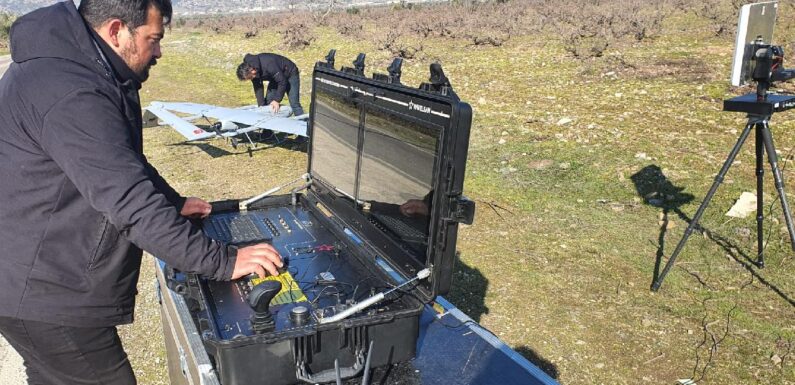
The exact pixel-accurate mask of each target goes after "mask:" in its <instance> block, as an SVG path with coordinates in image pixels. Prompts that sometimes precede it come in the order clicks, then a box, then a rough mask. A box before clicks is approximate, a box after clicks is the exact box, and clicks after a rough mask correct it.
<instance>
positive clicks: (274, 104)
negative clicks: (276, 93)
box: [271, 100, 279, 115]
mask: <svg viewBox="0 0 795 385" xmlns="http://www.w3.org/2000/svg"><path fill="white" fill-rule="evenodd" d="M278 112H279V102H277V101H275V100H274V101H272V102H271V114H274V115H275V114H276V113H278Z"/></svg>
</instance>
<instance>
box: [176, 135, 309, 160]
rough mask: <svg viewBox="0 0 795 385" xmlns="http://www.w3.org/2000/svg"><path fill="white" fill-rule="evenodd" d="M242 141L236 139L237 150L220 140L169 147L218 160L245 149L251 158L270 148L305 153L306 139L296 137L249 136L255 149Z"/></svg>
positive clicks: (245, 141)
mask: <svg viewBox="0 0 795 385" xmlns="http://www.w3.org/2000/svg"><path fill="white" fill-rule="evenodd" d="M242 138H243V139H237V141H238V142H237V148H234V146H233V145H232V142H231V141H230V140H222V139H214V140H213V139H210V140H211V141H212V144H211V143H209V142H180V143H174V144H170V146H193V147H196V148H198V149H199V150H201V151H204V152H205V153H207V155H210V157H212V158H220V157H224V156H228V155H237V154H240V153H241V152H240V151H241V150H243V149H245V150H246V151H247V152H248V155H249V156H252V155H253V154H254V152H257V151H263V150H268V149H271V148H276V147H279V148H283V149H285V150H290V151H300V152H306V151H307V145H308V140H307V138H303V137H297V138H290V137H288V136H285V135H279V134H273V135H269V136H267V137H266V136H264V135H251V139H252V140H253V141H254V143H255V144H256V147H251V146H250V144H249V143H248V142H247V139H245V137H242ZM215 143H218V144H219V145H222V146H226V147H228V148H230V149H233V150H234V151H235V152H231V151H228V150H225V149H223V148H221V147H218V146H216V145H214V144H215Z"/></svg>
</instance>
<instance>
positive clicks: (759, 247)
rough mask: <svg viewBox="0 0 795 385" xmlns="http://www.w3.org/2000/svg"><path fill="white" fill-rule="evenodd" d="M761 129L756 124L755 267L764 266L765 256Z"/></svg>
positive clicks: (763, 174) (763, 150)
mask: <svg viewBox="0 0 795 385" xmlns="http://www.w3.org/2000/svg"><path fill="white" fill-rule="evenodd" d="M763 129H764V128H763V127H762V126H761V123H758V124H757V126H756V266H758V267H763V266H765V256H764V254H763V253H764V252H763V250H764V242H763V237H764V226H763V222H764V219H765V203H764V200H765V199H764V195H762V194H763V193H764V180H765V179H764V176H765V168H764V167H763V166H764V162H765V161H764V156H765V144H764V139H763V137H764V135H763V133H762V131H763Z"/></svg>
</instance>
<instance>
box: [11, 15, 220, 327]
mask: <svg viewBox="0 0 795 385" xmlns="http://www.w3.org/2000/svg"><path fill="white" fill-rule="evenodd" d="M92 36H93V35H92V32H91V30H90V29H89V28H88V26H87V25H86V24H85V23H84V21H83V19H82V17H81V16H80V14H79V13H78V12H77V9H76V8H75V6H74V4H73V3H72V2H71V1H68V2H61V3H57V4H55V5H52V6H49V7H46V8H41V9H38V10H36V11H33V12H31V13H29V14H27V15H25V16H22V17H20V18H19V19H18V20H17V22H16V23H15V24H14V25H13V27H12V29H11V54H12V59H13V60H14V62H13V63H12V64H11V65H10V67H9V68H8V70H7V72H6V73H5V75H4V76H3V78H2V79H0V315H1V316H9V317H18V318H23V319H31V320H38V321H45V322H51V323H58V324H63V325H70V326H111V325H118V324H122V323H129V322H132V319H133V308H134V304H135V294H136V283H137V281H138V274H139V270H140V264H141V255H142V252H141V248H142V249H145V250H147V251H149V252H151V253H152V254H154V255H156V256H158V257H159V258H161V259H163V260H165V261H166V262H167V263H169V264H170V265H172V266H174V267H176V268H178V269H181V270H185V271H192V272H197V273H200V274H203V275H206V276H209V277H211V278H213V279H219V280H220V279H229V277H230V276H231V275H232V270H233V268H234V259H235V258H234V256H230V255H229V252H228V251H227V250H226V248H225V247H224V246H223V245H221V244H219V243H217V242H215V241H212V240H210V239H208V238H206V237H205V236H204V235H203V234H202V232H201V230H200V229H199V228H197V227H195V226H193V225H192V224H191V223H190V222H189V221H188V220H187V219H185V218H184V217H182V216H180V215H179V210H180V208H181V206H182V205H183V203H184V198H182V197H180V195H179V194H177V192H176V191H174V190H173V189H172V188H171V187H170V186H169V185H168V183H166V181H165V180H163V178H162V177H160V175H159V174H158V173H157V171H156V170H155V169H154V168H153V167H152V166H151V165H150V164H149V163H148V162H147V160H146V158H145V157H144V155H143V147H142V129H141V107H140V102H139V99H138V89H139V88H140V83H139V82H138V81H137V79H136V77H135V76H134V74H132V76H130V74H131V73H132V71H131V70H130V69H129V68H128V67H127V66H126V64H124V62H123V61H122V60H121V59H120V58H119V57H118V56H113V55H115V54H114V53H113V52H112V50H111V51H110V53H111V55H108V54H107V53H106V54H105V56H106V57H107V56H110V58H109V60H107V61H106V60H104V59H103V57H102V55H101V54H100V50H98V47H99V46H100V45H99V44H98V43H95V40H94V39H93V37H92ZM100 43H104V42H101V39H100ZM119 63H121V65H119Z"/></svg>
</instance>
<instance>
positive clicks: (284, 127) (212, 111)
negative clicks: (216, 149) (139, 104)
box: [147, 102, 306, 136]
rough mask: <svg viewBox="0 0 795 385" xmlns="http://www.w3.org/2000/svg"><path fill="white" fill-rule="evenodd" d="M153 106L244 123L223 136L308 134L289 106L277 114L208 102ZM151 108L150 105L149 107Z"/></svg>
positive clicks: (255, 108)
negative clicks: (268, 133) (277, 133)
mask: <svg viewBox="0 0 795 385" xmlns="http://www.w3.org/2000/svg"><path fill="white" fill-rule="evenodd" d="M152 106H159V107H160V108H162V109H167V110H171V111H177V112H182V113H186V114H192V115H195V116H193V117H192V118H194V119H195V118H196V117H207V118H214V119H216V120H219V121H222V122H223V121H229V122H232V123H235V124H237V125H243V126H247V127H242V128H239V129H236V130H230V131H228V132H224V133H223V134H222V135H223V136H235V135H239V134H243V133H246V132H249V131H253V130H261V129H265V130H271V131H278V132H284V133H287V134H293V135H298V136H306V121H305V120H300V119H293V118H288V117H287V116H288V115H289V114H290V112H291V110H290V108H289V107H283V108H282V109H281V110H279V113H277V114H271V113H270V111H268V110H266V109H265V108H262V107H255V106H245V107H240V108H226V107H218V106H212V105H208V104H198V103H161V102H153V103H152ZM149 108H151V106H150V107H148V108H147V109H149Z"/></svg>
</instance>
